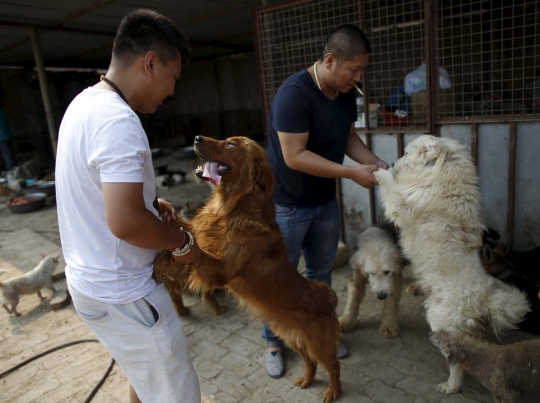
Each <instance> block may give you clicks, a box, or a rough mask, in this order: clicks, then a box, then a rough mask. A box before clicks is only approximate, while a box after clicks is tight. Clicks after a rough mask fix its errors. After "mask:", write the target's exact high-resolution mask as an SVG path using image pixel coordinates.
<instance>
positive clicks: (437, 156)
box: [418, 138, 447, 165]
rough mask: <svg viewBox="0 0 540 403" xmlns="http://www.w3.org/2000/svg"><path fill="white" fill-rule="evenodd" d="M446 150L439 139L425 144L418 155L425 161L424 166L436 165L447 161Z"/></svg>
mask: <svg viewBox="0 0 540 403" xmlns="http://www.w3.org/2000/svg"><path fill="white" fill-rule="evenodd" d="M446 151H447V150H446V148H445V147H444V145H443V144H442V143H441V142H440V141H438V140H437V139H435V138H434V139H433V140H429V141H427V142H426V143H425V144H423V145H422V146H421V147H420V149H419V150H418V153H419V154H420V156H421V157H422V158H423V160H424V165H434V164H435V163H436V162H444V160H446Z"/></svg>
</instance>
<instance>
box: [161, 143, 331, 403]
mask: <svg viewBox="0 0 540 403" xmlns="http://www.w3.org/2000/svg"><path fill="white" fill-rule="evenodd" d="M195 151H196V152H197V154H198V155H199V156H200V157H201V158H202V159H203V160H205V161H207V163H206V167H205V169H204V171H203V170H202V169H199V170H198V172H197V174H198V176H199V177H201V176H202V177H207V178H209V180H211V181H212V182H214V183H215V184H216V185H217V186H216V189H215V192H214V194H213V195H212V197H211V198H210V200H209V202H208V203H207V205H206V206H205V207H203V208H202V209H201V210H200V211H199V212H198V213H197V214H196V215H195V217H194V218H193V220H192V221H191V222H189V223H187V222H183V221H181V225H182V226H183V227H184V228H186V229H187V230H189V231H191V233H192V234H193V235H194V237H195V239H196V240H197V243H198V244H199V246H200V248H201V250H202V251H203V254H202V264H201V265H200V266H199V267H196V268H195V270H193V271H192V272H191V286H192V287H193V288H195V289H200V290H204V291H210V290H213V289H216V288H222V287H224V288H226V289H227V290H228V291H229V292H231V293H232V294H234V295H235V296H236V297H237V298H238V299H239V300H240V302H241V304H242V306H244V307H245V308H247V310H248V311H249V312H250V313H251V314H252V315H254V316H255V317H258V318H264V319H265V320H266V321H267V322H268V323H269V324H270V326H271V328H272V330H273V331H274V332H275V333H276V334H277V335H278V336H279V337H280V338H281V339H283V340H284V341H285V342H286V343H287V344H288V345H289V346H290V347H291V348H292V349H293V350H294V351H296V352H297V353H298V354H300V356H301V357H302V358H303V360H304V362H305V364H306V372H305V374H304V375H303V376H301V377H299V378H298V379H296V381H295V385H296V386H299V387H301V388H307V387H308V386H309V385H310V384H311V383H312V381H313V378H314V377H315V372H316V368H317V363H319V364H321V365H322V366H323V367H324V368H325V369H326V371H328V373H329V379H330V384H329V386H328V388H327V389H326V391H325V392H324V398H323V401H324V402H325V403H329V402H332V401H334V400H336V399H337V398H339V397H340V395H341V383H340V379H339V376H340V365H339V361H338V358H337V349H338V337H339V322H338V320H337V315H336V306H337V296H336V294H335V292H334V291H333V290H332V289H331V288H330V287H329V286H327V285H326V284H323V283H320V282H316V281H313V280H309V279H307V278H305V277H304V276H302V275H301V274H300V273H299V272H298V271H297V269H296V267H294V266H293V264H292V263H291V261H290V260H289V259H288V257H287V253H286V248H285V244H284V242H283V238H282V235H281V232H280V230H279V227H278V225H277V223H276V220H275V207H274V201H273V194H274V176H273V172H272V166H271V165H270V162H269V160H268V157H267V155H266V152H265V150H264V149H263V148H262V147H261V146H259V145H258V144H257V143H256V142H255V141H253V140H250V139H248V138H245V137H231V138H228V139H226V140H222V141H216V140H213V139H210V138H206V137H201V136H197V137H196V138H195ZM156 266H157V270H163V271H164V272H166V271H167V270H169V269H170V268H171V267H174V261H173V259H172V257H171V256H170V254H168V253H167V252H164V253H162V256H161V257H160V259H158V260H157V261H156Z"/></svg>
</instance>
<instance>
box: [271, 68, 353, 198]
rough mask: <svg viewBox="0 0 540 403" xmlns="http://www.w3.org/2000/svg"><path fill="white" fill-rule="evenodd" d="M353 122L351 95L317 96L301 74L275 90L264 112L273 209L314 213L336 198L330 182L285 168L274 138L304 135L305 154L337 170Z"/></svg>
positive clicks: (304, 73)
mask: <svg viewBox="0 0 540 403" xmlns="http://www.w3.org/2000/svg"><path fill="white" fill-rule="evenodd" d="M356 117H357V110H356V101H355V94H354V91H353V90H351V91H350V92H348V93H347V94H341V93H340V94H339V95H338V97H337V98H336V99H335V100H334V101H332V100H330V99H329V98H328V97H326V95H324V94H323V92H322V91H321V90H319V87H318V86H317V84H316V83H315V81H314V80H313V78H311V75H310V74H309V73H308V71H307V70H302V71H300V72H299V73H296V74H294V75H292V76H290V77H289V78H287V79H286V80H285V81H284V82H283V84H281V86H280V87H279V90H278V91H277V93H276V97H275V98H274V102H273V103H272V108H271V109H270V117H269V120H268V147H267V153H268V156H269V158H270V162H271V163H272V165H273V167H274V175H275V178H276V189H275V193H274V201H275V203H276V204H277V205H279V206H286V207H314V206H320V205H323V204H325V203H327V202H329V201H330V200H332V198H334V197H335V196H336V180H335V178H321V177H318V176H313V175H308V174H305V173H303V172H300V171H295V170H293V169H291V168H289V167H288V166H287V164H285V160H284V159H283V152H282V150H281V144H280V142H279V137H278V135H277V132H278V131H280V132H287V133H305V132H309V138H308V142H307V149H308V150H309V151H312V152H314V153H315V154H318V155H320V156H321V157H324V158H326V159H328V160H330V161H333V162H337V163H339V164H341V163H343V158H344V157H345V149H346V148H347V141H348V138H349V133H350V130H351V124H352V123H353V122H354V121H355V120H356Z"/></svg>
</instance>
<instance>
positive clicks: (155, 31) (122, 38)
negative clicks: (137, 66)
mask: <svg viewBox="0 0 540 403" xmlns="http://www.w3.org/2000/svg"><path fill="white" fill-rule="evenodd" d="M151 50H153V51H154V52H156V54H157V55H158V57H159V60H160V61H161V63H163V64H164V65H167V64H168V63H169V62H170V61H173V60H175V59H176V57H177V55H178V52H180V55H181V57H182V65H185V64H187V62H188V61H189V44H188V41H187V40H186V39H185V38H184V36H183V35H182V33H181V32H180V31H179V30H178V28H176V27H175V26H174V24H173V23H172V21H171V20H169V19H168V18H166V17H164V16H163V15H161V14H159V13H157V12H155V11H153V10H148V9H138V10H135V11H132V12H130V13H128V14H127V15H126V16H125V17H124V18H123V19H122V22H121V23H120V26H119V27H118V31H117V33H116V37H115V38H114V46H113V51H112V56H113V60H114V61H115V62H118V63H120V64H122V65H128V64H130V63H131V62H132V61H133V60H134V59H135V58H136V57H139V56H142V55H145V54H146V53H147V52H149V51H151Z"/></svg>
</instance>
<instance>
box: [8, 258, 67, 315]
mask: <svg viewBox="0 0 540 403" xmlns="http://www.w3.org/2000/svg"><path fill="white" fill-rule="evenodd" d="M59 258H60V256H53V255H49V256H46V257H45V258H43V260H41V262H39V264H38V265H37V266H36V267H34V268H33V269H32V270H30V271H29V272H28V273H25V274H23V275H22V276H19V277H12V278H9V279H7V280H5V281H3V282H0V302H1V303H2V306H3V307H4V309H5V310H6V311H7V312H8V313H13V314H15V315H16V316H19V315H20V313H19V312H17V305H18V304H19V296H20V295H23V294H34V293H37V295H38V296H39V298H40V299H41V300H43V299H45V298H44V297H43V295H41V289H42V288H43V287H47V288H48V289H50V290H52V291H53V292H54V291H56V290H55V289H54V285H53V280H52V273H53V271H54V269H55V268H56V266H57V265H58V259H59ZM6 271H7V270H4V269H1V270H0V272H6ZM8 303H9V304H11V309H10V308H8V305H7V304H8Z"/></svg>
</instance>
